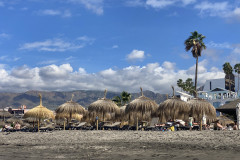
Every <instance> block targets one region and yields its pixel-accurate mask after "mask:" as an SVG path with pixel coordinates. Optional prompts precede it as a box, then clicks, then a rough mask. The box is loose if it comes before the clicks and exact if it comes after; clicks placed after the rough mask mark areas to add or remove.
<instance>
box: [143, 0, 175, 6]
mask: <svg viewBox="0 0 240 160" xmlns="http://www.w3.org/2000/svg"><path fill="white" fill-rule="evenodd" d="M175 2H176V1H175V0H147V1H146V4H147V5H149V6H151V7H153V8H164V7H166V6H169V5H172V4H174V3H175Z"/></svg>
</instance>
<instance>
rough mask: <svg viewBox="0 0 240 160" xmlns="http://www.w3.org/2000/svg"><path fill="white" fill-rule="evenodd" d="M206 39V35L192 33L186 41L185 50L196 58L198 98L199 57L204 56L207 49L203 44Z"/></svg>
mask: <svg viewBox="0 0 240 160" xmlns="http://www.w3.org/2000/svg"><path fill="white" fill-rule="evenodd" d="M204 38H205V36H204V35H202V34H200V33H198V32H197V31H194V32H191V36H190V37H188V39H186V40H185V42H184V44H185V50H186V51H187V52H188V51H189V50H191V52H192V56H193V57H194V58H196V70H195V90H194V92H195V93H194V95H195V97H197V73H198V57H200V56H201V55H202V54H201V53H202V50H203V49H206V46H205V44H204V42H203V39H204Z"/></svg>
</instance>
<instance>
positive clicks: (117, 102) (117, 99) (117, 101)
mask: <svg viewBox="0 0 240 160" xmlns="http://www.w3.org/2000/svg"><path fill="white" fill-rule="evenodd" d="M112 101H113V102H115V103H116V105H117V106H119V107H120V106H122V100H121V97H119V96H115V97H113V99H112Z"/></svg>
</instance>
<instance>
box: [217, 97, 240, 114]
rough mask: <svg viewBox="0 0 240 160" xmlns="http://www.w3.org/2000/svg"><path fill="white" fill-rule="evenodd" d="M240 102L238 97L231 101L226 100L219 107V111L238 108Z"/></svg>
mask: <svg viewBox="0 0 240 160" xmlns="http://www.w3.org/2000/svg"><path fill="white" fill-rule="evenodd" d="M238 103H240V99H236V100H234V101H231V102H229V103H227V102H226V104H224V105H223V106H221V107H219V108H217V110H218V111H220V110H236V106H237V104H238Z"/></svg>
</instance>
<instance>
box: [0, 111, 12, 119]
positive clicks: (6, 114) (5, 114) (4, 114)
mask: <svg viewBox="0 0 240 160" xmlns="http://www.w3.org/2000/svg"><path fill="white" fill-rule="evenodd" d="M12 116H13V115H12V114H11V113H9V112H8V111H4V110H3V111H0V117H1V118H3V121H5V118H9V117H12Z"/></svg>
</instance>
